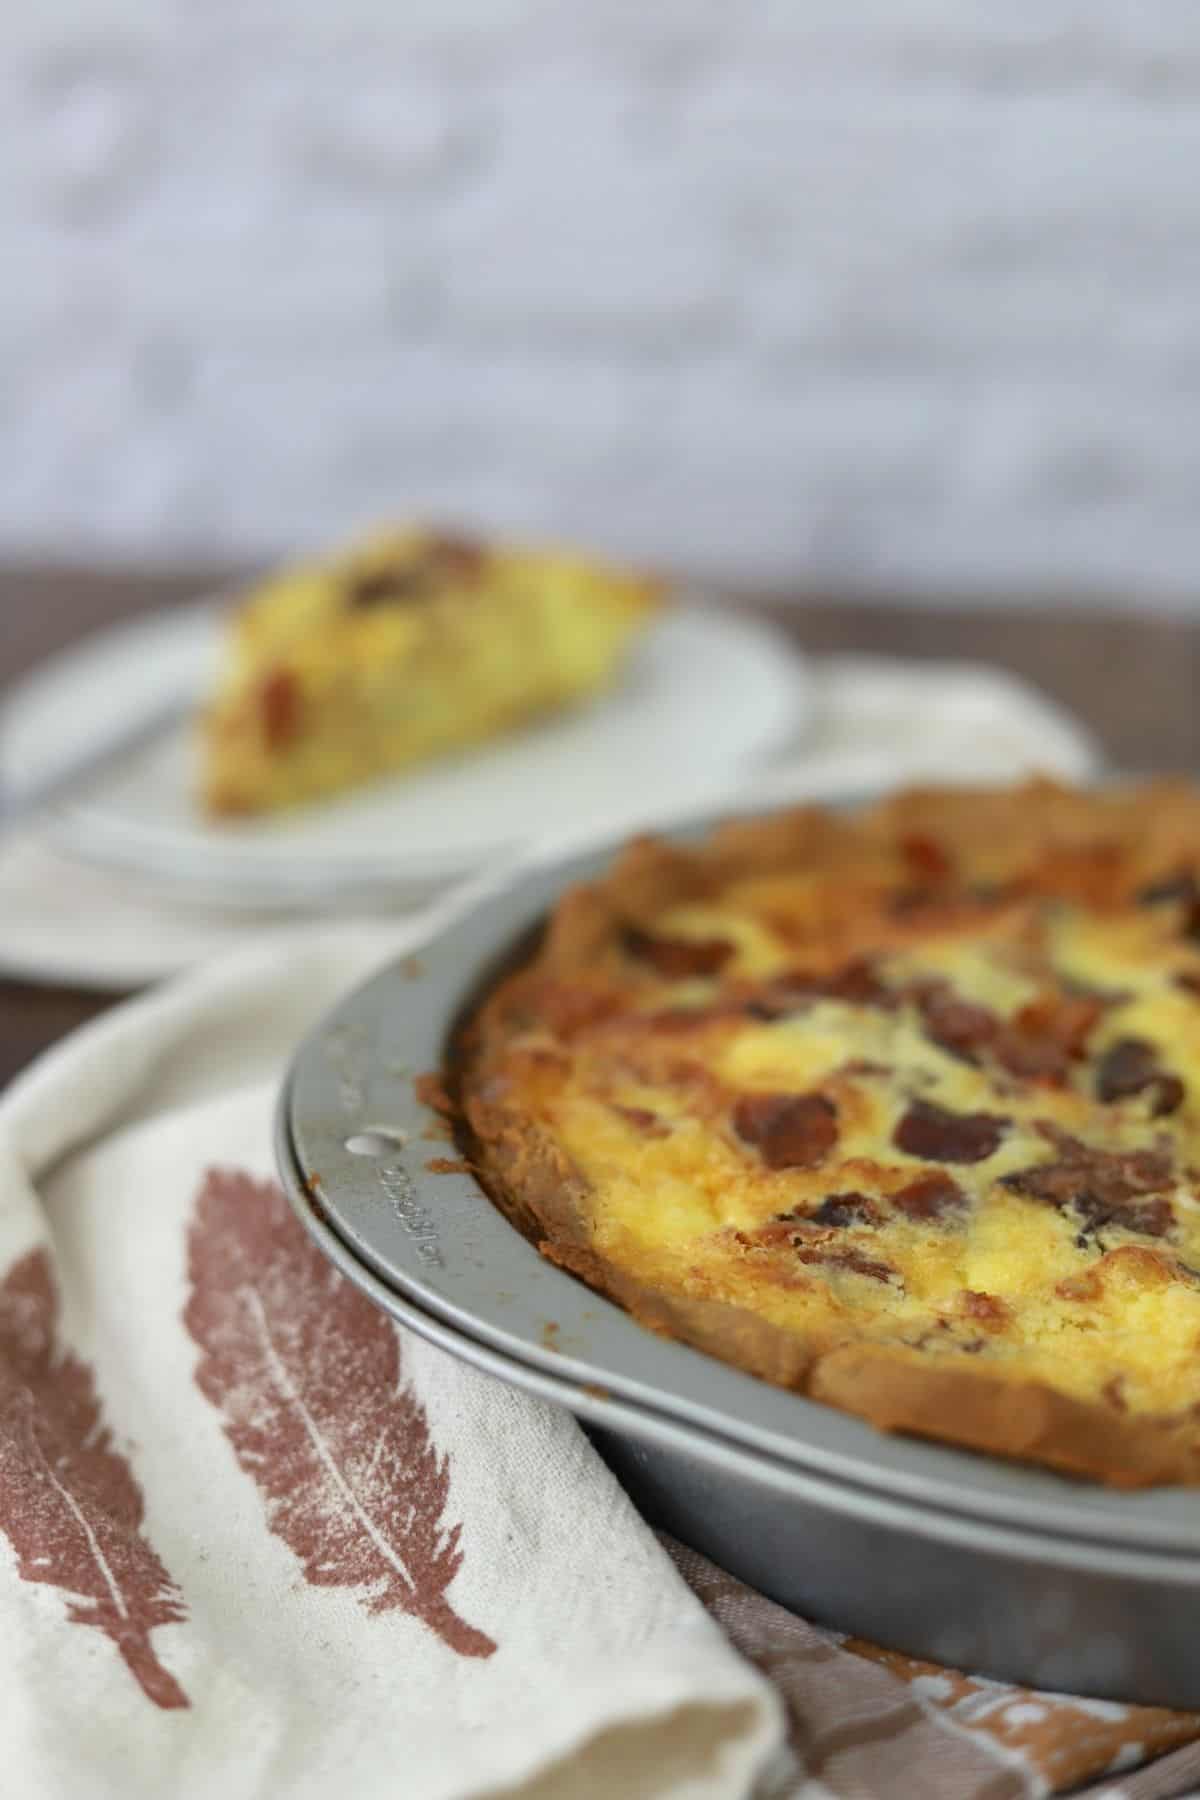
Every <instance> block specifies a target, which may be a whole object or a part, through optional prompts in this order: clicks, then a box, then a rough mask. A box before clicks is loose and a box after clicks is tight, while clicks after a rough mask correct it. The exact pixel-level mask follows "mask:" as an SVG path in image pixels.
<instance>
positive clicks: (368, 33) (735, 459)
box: [0, 0, 1200, 608]
mask: <svg viewBox="0 0 1200 1800" xmlns="http://www.w3.org/2000/svg"><path fill="white" fill-rule="evenodd" d="M1198 100H1200V8H1196V7H1193V6H1188V5H1181V4H1179V0H1128V3H1125V4H1123V3H1119V0H1081V3H1080V4H1066V3H1064V0H1008V3H1007V4H1005V5H997V4H995V0H988V3H985V0H977V3H975V4H970V3H968V0H901V3H900V4H898V5H897V4H890V3H888V0H860V3H859V4H857V5H854V4H851V5H847V4H846V3H845V0H775V3H774V4H772V3H771V0H736V3H734V0H690V3H688V0H677V3H672V0H401V3H399V4H387V3H386V0H292V3H291V4H290V5H288V6H286V7H285V6H283V5H270V4H268V3H267V0H42V3H41V4H38V5H36V6H35V5H34V4H32V3H31V4H28V5H20V4H17V0H10V4H9V5H8V6H6V7H5V9H4V16H3V20H2V22H0V105H2V107H3V116H4V119H5V121H6V131H5V135H4V156H3V160H2V162H0V470H2V476H3V478H2V480H0V556H4V557H7V558H8V559H10V560H11V559H13V558H15V557H18V556H21V557H36V556H50V555H52V556H54V557H55V558H56V559H60V560H61V559H63V558H68V557H88V558H92V559H94V558H96V557H97V556H98V555H102V556H104V557H109V558H112V559H114V560H121V561H129V560H131V559H137V558H145V559H153V560H154V561H156V562H157V561H162V560H164V559H171V558H183V557H187V556H195V555H202V556H204V557H205V558H212V557H213V556H217V555H224V554H226V553H231V554H239V555H240V554H242V553H250V554H255V555H256V554H258V553H260V552H263V551H265V552H270V553H274V552H276V551H278V550H280V549H284V548H287V547H291V546H295V545H296V544H297V543H299V542H314V541H320V540H323V539H325V538H328V537H329V536H331V535H334V534H337V533H340V532H342V531H343V530H345V529H346V528H347V527H350V526H353V525H354V524H356V523H357V522H360V521H362V520H364V519H369V518H371V517H374V516H376V515H379V514H388V513H396V512H403V511H407V510H409V509H411V508H413V507H418V508H425V509H432V510H433V511H435V512H436V513H438V514H440V515H442V516H444V517H447V518H459V519H465V520H476V521H478V522H480V523H483V524H492V525H497V526H503V527H508V528H510V529H514V528H521V529H526V530H535V529H536V530H552V531H559V532H563V533H567V534H575V535H577V536H580V537H581V538H583V539H584V540H587V541H592V542H594V543H597V544H602V545H607V546H611V547H612V548H614V549H616V550H620V551H625V552H632V553H635V554H639V555H648V556H653V557H657V558H660V559H666V560H667V561H669V562H671V563H674V564H676V565H681V566H683V567H685V568H689V567H690V568H692V569H694V570H696V571H698V572H701V573H705V572H711V573H714V574H717V575H720V576H732V577H734V578H736V579H739V580H743V581H748V582H751V583H755V582H770V581H785V582H791V583H793V584H803V585H806V586H810V587H811V586H817V585H826V586H829V585H836V586H845V587H847V588H853V589H858V590H867V591H879V592H883V593H889V592H898V593H908V594H910V595H911V594H914V593H917V594H921V593H932V594H934V595H944V596H946V597H948V598H949V597H954V598H961V597H963V596H964V595H968V596H969V595H970V594H973V593H977V592H978V593H984V592H987V593H993V594H994V593H996V592H997V591H1000V592H1001V593H1003V592H1004V591H1008V592H1011V593H1013V594H1014V595H1020V594H1021V593H1022V592H1026V593H1028V592H1029V591H1030V590H1034V591H1042V590H1054V591H1056V592H1061V593H1062V594H1063V595H1064V596H1065V597H1067V598H1069V597H1070V596H1071V595H1073V594H1084V593H1088V594H1090V595H1091V596H1093V597H1094V596H1096V595H1100V596H1101V597H1103V596H1105V595H1109V596H1112V597H1113V598H1114V600H1119V601H1126V602H1127V601H1128V600H1129V598H1130V597H1131V596H1136V597H1137V598H1139V599H1140V600H1143V601H1145V600H1147V599H1148V600H1150V601H1152V602H1153V603H1156V604H1160V605H1162V606H1166V607H1180V608H1182V607H1186V606H1190V605H1192V604H1193V597H1194V596H1195V595H1196V594H1197V593H1200V432H1198V431H1197V429H1196V421H1197V416H1198V409H1200V284H1198V275H1200V106H1198V104H1197V102H1198Z"/></svg>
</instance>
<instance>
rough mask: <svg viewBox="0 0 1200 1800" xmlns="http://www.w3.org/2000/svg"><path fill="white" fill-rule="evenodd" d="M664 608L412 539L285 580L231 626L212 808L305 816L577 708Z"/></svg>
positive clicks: (209, 776) (598, 574) (549, 554)
mask: <svg viewBox="0 0 1200 1800" xmlns="http://www.w3.org/2000/svg"><path fill="white" fill-rule="evenodd" d="M662 599H663V595H662V589H661V584H659V583H658V582H656V581H653V580H651V579H649V578H647V577H645V576H641V575H636V574H630V573H627V572H624V571H621V570H617V569H614V568H610V567H607V566H604V565H602V564H600V563H597V562H593V561H590V560H587V559H585V558H583V557H581V556H577V555H573V554H570V553H567V552H564V551H560V550H550V549H527V548H516V547H502V546H500V545H493V544H485V543H482V542H477V541H475V540H472V539H469V538H466V537H462V536H457V535H451V534H449V533H446V532H442V531H436V530H431V529H427V528H423V527H416V526H414V527H409V528H406V529H401V530H396V531H389V532H385V533H381V534H379V535H378V536H376V537H374V538H373V539H371V540H369V541H368V542H366V543H364V544H362V545H361V546H358V547H356V548H354V549H352V550H350V551H349V552H347V553H345V554H343V555H341V556H338V557H335V558H334V559H332V560H329V561H326V562H314V563H311V564H302V565H299V566H297V567H295V568H290V569H286V570H284V571H282V572H281V573H279V574H277V575H274V576H272V577H271V578H270V579H268V580H267V581H265V582H263V583H262V585H261V586H259V587H257V588H255V589H254V590H253V591H252V592H250V593H249V594H248V595H247V596H246V597H245V599H244V600H243V602H242V604H241V605H240V606H239V607H238V608H237V610H236V611H235V612H234V614H233V617H232V619H231V621H230V626H229V635H228V642H227V646H226V654H225V659H224V666H223V669H222V672H221V676H220V680H219V684H218V689H217V692H216V695H215V697H214V699H213V701H212V704H211V705H210V706H209V708H208V709H207V711H206V712H205V714H204V715H203V718H202V720H201V733H200V735H201V767H202V772H201V798H202V803H203V806H204V808H205V810H206V811H208V812H209V813H212V814H237V813H258V812H267V811H274V810H276V809H279V808H283V807H289V806H294V805H296V804H298V803H300V802H304V801H309V800H314V799H317V798H319V797H321V796H322V795H326V794H331V793H335V792H336V791H338V790H339V789H343V788H348V787H352V786H356V785H357V784H359V783H360V782H365V781H367V780H368V779H370V778H371V777H373V776H376V775H381V774H384V773H387V772H389V771H393V770H400V769H404V768H407V767H409V766H411V765H413V764H418V763H421V762H424V761H425V760H426V759H429V758H432V757H435V756H438V755H440V754H442V753H444V752H448V751H453V750H456V749H459V748H462V747H464V746H466V745H469V744H472V743H477V742H480V741H481V740H484V739H487V738H490V737H493V736H496V735H498V734H499V733H501V732H504V731H506V730H508V729H509V728H510V727H512V726H514V725H517V724H519V723H520V722H521V721H523V720H526V719H529V718H531V717H533V716H535V715H536V714H539V713H542V712H547V711H550V710H552V709H554V708H557V707H561V706H566V705H568V704H570V703H572V702H577V701H581V700H583V699H585V698H587V697H588V696H590V695H591V694H593V693H595V692H597V691H598V690H600V689H601V688H603V687H604V686H605V684H606V683H608V682H609V681H610V680H612V679H613V677H614V676H615V674H616V672H617V670H618V668H619V665H620V663H621V659H622V655H623V653H624V652H625V650H626V649H627V647H628V646H629V644H630V642H631V640H632V639H633V638H634V637H635V636H636V635H637V633H638V632H639V631H640V630H641V628H642V627H643V626H644V625H645V624H646V623H647V622H648V621H649V620H650V619H651V618H653V616H654V615H655V613H656V611H657V610H658V608H659V607H660V605H661V604H662Z"/></svg>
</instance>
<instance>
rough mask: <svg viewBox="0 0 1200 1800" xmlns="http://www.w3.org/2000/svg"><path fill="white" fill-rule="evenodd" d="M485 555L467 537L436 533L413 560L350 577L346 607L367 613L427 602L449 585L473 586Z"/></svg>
mask: <svg viewBox="0 0 1200 1800" xmlns="http://www.w3.org/2000/svg"><path fill="white" fill-rule="evenodd" d="M486 561H487V551H486V550H485V549H484V547H483V546H482V545H481V544H478V543H476V542H475V541H474V540H473V539H471V538H467V537H458V536H454V535H452V534H450V533H449V532H445V533H439V534H438V535H437V536H435V537H433V538H431V539H430V541H429V543H428V544H427V545H425V546H424V548H423V549H422V550H421V551H420V552H419V553H418V555H417V556H416V557H415V558H412V559H410V560H408V561H397V562H392V563H382V564H380V565H379V566H378V567H377V568H374V569H364V570H362V571H361V572H360V573H358V574H356V575H353V576H352V577H351V579H350V583H349V586H348V587H347V589H346V600H347V604H348V605H349V606H351V607H352V608H353V609H355V610H356V611H362V612H366V611H369V610H370V609H371V608H373V607H376V606H389V605H394V604H399V603H401V602H404V601H408V600H427V599H429V598H430V596H431V595H433V594H435V593H436V592H437V590H438V589H439V588H440V587H443V586H444V585H445V584H446V582H448V581H465V582H474V581H476V580H478V578H479V576H480V575H481V574H482V572H483V567H484V564H485V562H486Z"/></svg>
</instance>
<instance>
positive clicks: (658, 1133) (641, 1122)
mask: <svg viewBox="0 0 1200 1800" xmlns="http://www.w3.org/2000/svg"><path fill="white" fill-rule="evenodd" d="M609 1106H610V1108H611V1110H612V1111H613V1112H615V1113H616V1114H617V1116H618V1118H622V1119H624V1120H625V1121H626V1123H627V1124H629V1125H632V1126H633V1128H634V1130H635V1131H640V1132H641V1133H642V1134H643V1135H644V1136H645V1137H652V1138H662V1137H670V1135H671V1128H670V1126H669V1125H666V1124H664V1122H663V1121H662V1119H660V1118H659V1116H658V1114H657V1113H655V1112H651V1111H650V1108H649V1107H648V1106H620V1105H618V1104H617V1102H616V1101H615V1100H610V1101H609Z"/></svg>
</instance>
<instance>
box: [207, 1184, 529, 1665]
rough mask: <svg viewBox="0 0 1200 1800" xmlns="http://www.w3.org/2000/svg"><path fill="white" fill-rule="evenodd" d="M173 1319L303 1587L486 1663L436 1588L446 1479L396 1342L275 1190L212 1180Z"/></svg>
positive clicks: (446, 1577) (454, 1537)
mask: <svg viewBox="0 0 1200 1800" xmlns="http://www.w3.org/2000/svg"><path fill="white" fill-rule="evenodd" d="M188 1275H189V1279H190V1282H191V1297H190V1299H189V1301H188V1304H187V1308H186V1310H185V1312H184V1323H185V1324H186V1326H187V1328H188V1330H189V1332H190V1333H191V1335H192V1337H193V1338H194V1339H195V1341H196V1343H197V1344H198V1345H199V1346H200V1349H201V1351H202V1352H203V1355H202V1356H201V1358H200V1361H199V1363H198V1365H197V1368H196V1383H197V1385H198V1387H199V1388H200V1390H201V1392H202V1393H203V1394H204V1395H205V1397H206V1398H207V1399H208V1400H210V1401H211V1402H212V1404H213V1405H214V1406H215V1407H216V1408H217V1410H218V1411H219V1412H220V1413H221V1416H222V1418H223V1420H224V1424H225V1435H226V1437H228V1439H229V1441H230V1443H231V1444H232V1446H233V1449H234V1453H235V1454H236V1456H237V1459H238V1462H239V1463H240V1464H241V1467H242V1468H243V1469H244V1470H245V1472H246V1474H247V1475H249V1476H251V1477H252V1479H253V1480H254V1481H255V1482H256V1483H257V1485H258V1488H259V1490H260V1492H261V1493H262V1496H263V1499H264V1502H265V1504H266V1510H267V1521H268V1524H269V1525H270V1528H271V1530H272V1531H273V1532H274V1533H275V1535H276V1536H277V1537H280V1538H282V1539H283V1541H284V1543H285V1544H287V1545H288V1547H289V1549H291V1550H292V1551H293V1552H294V1554H295V1555H296V1556H297V1557H298V1558H299V1560H300V1565H301V1567H302V1569H303V1571H304V1576H305V1579H306V1580H307V1581H309V1582H312V1583H313V1584H314V1585H315V1586H318V1587H360V1588H364V1589H366V1590H367V1593H366V1594H365V1595H364V1596H363V1604H364V1605H365V1606H366V1608H367V1610H368V1611H369V1612H373V1613H380V1612H389V1611H391V1610H393V1609H399V1610H400V1611H402V1612H407V1613H411V1614H413V1615H414V1616H415V1617H417V1618H419V1619H421V1620H422V1621H423V1622H424V1623H425V1624H426V1625H428V1626H429V1627H430V1629H431V1630H433V1631H435V1632H436V1633H437V1635H438V1636H439V1637H440V1638H441V1639H442V1641H443V1643H445V1644H447V1645H448V1646H449V1648H450V1649H452V1650H456V1651H457V1652H458V1654H459V1655H460V1656H491V1654H492V1652H493V1651H494V1650H495V1648H496V1646H495V1644H494V1643H493V1642H492V1639H491V1638H490V1637H487V1636H486V1635H485V1634H484V1633H483V1632H482V1631H477V1630H476V1629H475V1627H474V1626H472V1625H469V1624H467V1622H466V1620H465V1619H462V1618H460V1616H459V1615H458V1613H456V1612H455V1611H454V1608H453V1607H452V1606H451V1605H450V1602H449V1601H448V1599H447V1598H446V1589H447V1588H448V1587H449V1585H450V1583H451V1582H452V1581H453V1579H454V1577H455V1575H456V1574H457V1573H458V1570H459V1568H460V1567H461V1565H462V1557H463V1553H462V1548H461V1544H460V1538H461V1526H459V1525H455V1526H454V1527H453V1528H452V1529H451V1530H449V1531H447V1530H446V1529H445V1527H444V1525H443V1518H444V1515H445V1511H446V1506H447V1503H448V1501H449V1497H450V1470H449V1466H448V1464H447V1462H446V1459H445V1458H444V1457H441V1456H439V1455H438V1452H437V1449H436V1447H435V1446H434V1444H433V1443H432V1442H431V1440H430V1436H429V1428H428V1424H427V1421H426V1418H425V1413H424V1409H423V1408H422V1406H421V1404H420V1402H419V1401H418V1400H417V1398H416V1396H415V1395H414V1394H413V1393H412V1391H411V1389H409V1388H406V1387H402V1386H401V1369H400V1340H399V1338H398V1337H397V1335H396V1332H395V1330H394V1328H393V1326H392V1324H391V1322H390V1321H389V1320H388V1318H387V1317H386V1316H385V1314H384V1313H383V1312H381V1311H380V1309H379V1308H378V1307H377V1306H375V1305H374V1304H373V1303H372V1302H371V1301H370V1300H368V1299H366V1297H365V1296H364V1295H362V1294H360V1293H359V1291H358V1289H357V1288H355V1287H354V1286H353V1285H352V1284H351V1283H350V1282H349V1281H347V1280H346V1279H345V1277H344V1276H342V1275H340V1274H339V1273H338V1271H337V1270H336V1269H335V1268H334V1266H333V1264H332V1263H330V1262H329V1261H328V1259H327V1258H326V1257H325V1256H323V1255H322V1253H321V1251H320V1250H319V1249H318V1248H317V1246H316V1245H315V1244H314V1243H312V1242H311V1240H310V1239H309V1238H308V1237H307V1236H306V1234H305V1232H304V1230H303V1228H302V1227H301V1226H300V1224H299V1222H298V1221H297V1220H296V1219H295V1217H294V1216H293V1214H292V1212H291V1209H290V1208H289V1206H288V1203H287V1201H286V1199H285V1198H284V1195H283V1193H282V1191H281V1190H280V1189H279V1188H278V1187H277V1186H276V1185H275V1184H274V1183H273V1182H256V1181H254V1180H253V1179H252V1178H251V1177H250V1176H249V1175H245V1174H242V1173H240V1172H238V1171H236V1170H213V1171H211V1172H210V1174H209V1175H208V1177H207V1179H206V1180H205V1182H204V1185H203V1186H202V1188H201V1190H200V1193H199V1195H198V1197H197V1200H196V1207H195V1212H194V1214H193V1219H192V1227H191V1232H190V1235H189V1240H188Z"/></svg>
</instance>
